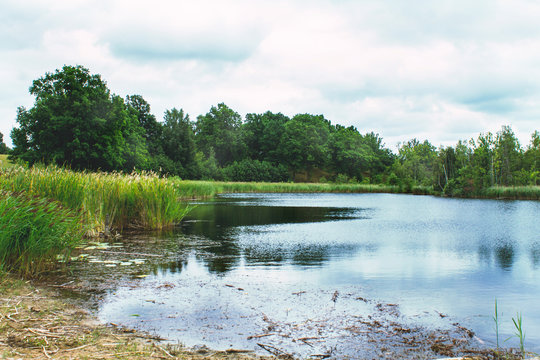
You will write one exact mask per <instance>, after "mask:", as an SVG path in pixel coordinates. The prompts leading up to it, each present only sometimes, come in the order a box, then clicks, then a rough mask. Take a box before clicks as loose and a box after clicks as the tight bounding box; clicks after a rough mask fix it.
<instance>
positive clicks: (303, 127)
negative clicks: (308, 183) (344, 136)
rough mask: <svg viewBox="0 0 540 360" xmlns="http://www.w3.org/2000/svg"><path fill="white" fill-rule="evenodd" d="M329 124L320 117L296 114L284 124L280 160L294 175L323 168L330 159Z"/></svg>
mask: <svg viewBox="0 0 540 360" xmlns="http://www.w3.org/2000/svg"><path fill="white" fill-rule="evenodd" d="M330 129H331V124H330V122H329V121H328V120H326V119H325V118H324V116H322V115H311V114H298V115H296V116H294V117H293V118H292V119H291V120H290V121H288V122H287V123H286V124H285V132H284V133H283V136H282V137H281V144H280V150H281V158H282V159H284V161H285V163H286V164H287V165H289V167H290V168H291V170H292V171H293V172H294V173H296V172H297V171H300V170H307V171H308V172H309V171H311V170H313V169H314V168H324V167H325V166H326V165H327V164H328V161H329V159H330V152H329V148H328V141H329V139H330Z"/></svg>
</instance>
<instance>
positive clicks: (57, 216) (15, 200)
mask: <svg viewBox="0 0 540 360" xmlns="http://www.w3.org/2000/svg"><path fill="white" fill-rule="evenodd" d="M84 232H85V227H84V226H83V224H82V222H81V217H80V214H78V213H76V212H73V211H70V210H68V209H66V208H64V207H62V206H61V205H60V204H59V203H58V202H56V201H51V200H48V199H44V198H40V197H34V196H29V195H27V194H23V193H18V194H17V193H10V192H6V191H3V192H0V270H2V271H14V272H18V273H20V274H21V275H24V276H35V275H37V274H38V273H40V272H41V271H43V270H46V269H47V268H49V267H52V266H54V265H55V264H56V259H57V256H58V255H61V256H65V257H67V256H69V252H70V251H71V250H72V249H73V248H74V247H75V246H76V245H77V244H78V243H79V242H81V241H82V238H83V236H84Z"/></svg>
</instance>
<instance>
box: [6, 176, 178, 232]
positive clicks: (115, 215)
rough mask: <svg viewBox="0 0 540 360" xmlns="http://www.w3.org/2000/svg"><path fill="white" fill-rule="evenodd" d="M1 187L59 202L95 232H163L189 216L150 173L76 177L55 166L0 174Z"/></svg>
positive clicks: (172, 188)
mask: <svg viewBox="0 0 540 360" xmlns="http://www.w3.org/2000/svg"><path fill="white" fill-rule="evenodd" d="M0 180H1V182H0V188H2V189H4V190H6V191H12V192H21V191H24V192H26V193H27V194H28V195H30V196H33V195H37V196H40V197H45V198H48V199H52V200H56V201H59V202H60V203H61V204H62V205H63V206H65V207H67V208H69V209H71V210H75V211H80V212H81V216H82V218H83V221H84V222H85V223H86V224H88V225H90V231H91V232H93V233H98V232H108V231H110V230H111V229H117V230H122V229H124V228H125V227H140V228H146V229H163V228H166V227H170V226H172V225H173V224H175V223H177V222H179V221H180V220H181V219H182V218H183V217H184V216H185V214H186V213H187V212H188V211H189V207H187V206H186V205H185V204H184V203H182V202H180V201H179V199H180V198H181V197H183V196H182V194H181V192H180V188H179V187H178V185H177V184H175V183H174V182H173V181H169V180H167V179H164V178H160V177H159V176H157V175H156V174H154V173H149V172H148V173H133V174H129V175H126V174H121V173H104V172H97V173H90V172H74V171H70V170H67V169H63V168H60V167H57V166H47V167H43V166H34V167H32V168H24V167H14V168H9V169H2V170H0Z"/></svg>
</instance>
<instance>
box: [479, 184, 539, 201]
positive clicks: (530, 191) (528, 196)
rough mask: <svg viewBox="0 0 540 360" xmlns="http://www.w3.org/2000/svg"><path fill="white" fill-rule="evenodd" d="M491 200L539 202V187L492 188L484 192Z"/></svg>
mask: <svg viewBox="0 0 540 360" xmlns="http://www.w3.org/2000/svg"><path fill="white" fill-rule="evenodd" d="M484 196H485V197H488V198H492V199H518V200H540V186H533V185H530V186H492V187H489V188H487V189H486V190H484Z"/></svg>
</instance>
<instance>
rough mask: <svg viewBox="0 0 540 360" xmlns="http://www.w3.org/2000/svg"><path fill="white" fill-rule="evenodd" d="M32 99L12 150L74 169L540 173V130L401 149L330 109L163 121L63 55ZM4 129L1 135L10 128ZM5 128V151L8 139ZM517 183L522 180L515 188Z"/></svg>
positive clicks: (492, 182)
mask: <svg viewBox="0 0 540 360" xmlns="http://www.w3.org/2000/svg"><path fill="white" fill-rule="evenodd" d="M30 93H31V94H32V95H34V96H35V98H36V100H35V103H34V106H33V107H32V108H30V109H28V110H27V109H25V108H23V107H21V108H19V109H18V113H17V122H18V125H19V126H18V127H17V128H14V129H13V130H12V133H11V137H12V140H13V144H14V145H15V146H14V149H13V150H12V151H11V153H10V159H12V160H18V161H20V162H24V163H28V164H30V165H33V164H36V163H39V162H43V163H45V164H51V163H52V164H57V165H60V166H68V167H70V168H72V169H75V170H102V171H124V172H131V171H132V170H133V169H139V170H146V171H152V172H154V173H157V174H160V175H169V176H180V177H182V178H185V179H207V180H210V179H213V180H235V181H247V180H252V181H261V180H265V181H289V180H292V181H306V182H307V181H314V182H317V181H320V179H321V178H324V179H325V180H326V179H328V180H330V181H333V182H336V181H337V182H351V181H352V182H364V183H386V184H389V185H392V186H396V187H397V188H398V189H399V191H401V192H421V193H437V194H442V195H444V196H460V197H483V196H510V197H512V196H514V197H519V198H521V197H522V196H525V197H526V196H532V198H536V196H537V195H536V193H537V192H536V188H535V186H538V185H539V184H540V134H539V132H538V131H535V132H534V133H533V134H532V136H531V142H530V144H529V145H528V146H527V147H526V148H522V147H521V145H520V144H519V142H518V141H517V138H516V136H515V134H514V132H513V130H512V129H511V128H510V127H509V126H503V127H502V128H501V129H500V131H498V132H496V133H495V134H492V133H490V132H488V133H483V134H480V135H479V136H478V137H477V138H475V139H470V140H465V141H461V140H460V141H459V142H458V143H457V144H456V145H455V146H445V147H439V148H437V147H435V146H434V145H432V144H431V143H430V142H429V141H428V140H424V141H422V142H421V141H419V140H417V139H411V140H408V141H405V142H404V143H402V144H401V146H400V147H399V149H398V153H397V154H394V153H392V152H391V151H390V150H389V149H387V148H385V146H384V144H383V142H382V138H381V137H379V135H378V134H375V133H373V132H369V133H366V134H361V133H360V132H359V131H358V129H356V128H355V127H353V126H350V127H347V128H346V127H343V126H341V125H333V124H332V123H331V122H330V121H329V120H327V119H326V118H325V117H324V116H323V115H311V114H297V115H295V116H294V117H292V118H289V117H287V116H285V115H283V114H281V113H273V112H270V111H267V112H265V113H261V114H255V113H248V114H247V115H246V116H245V119H244V121H242V117H241V116H240V114H238V113H237V112H236V111H234V110H233V109H231V108H230V107H228V106H227V105H225V104H224V103H220V104H218V105H217V106H212V107H211V108H210V110H209V111H208V113H206V114H204V115H199V116H198V117H197V120H196V121H195V122H191V121H190V117H189V115H188V114H187V113H185V112H184V110H182V109H177V108H172V109H171V110H167V111H165V113H164V117H163V122H158V121H157V120H156V118H155V116H154V115H152V113H151V111H150V104H148V102H146V100H145V99H144V98H143V97H142V96H140V95H130V96H127V97H126V99H125V101H124V100H123V99H121V98H120V97H118V96H116V95H113V94H111V93H110V91H109V90H108V89H107V86H106V83H105V82H104V81H103V80H102V79H101V77H100V76H99V75H92V74H90V72H89V71H88V70H87V69H85V68H83V67H81V66H76V67H73V66H64V67H63V68H62V69H61V70H57V71H56V72H55V73H47V74H45V76H43V77H42V78H40V79H37V80H35V81H34V82H33V84H32V87H30ZM0 135H1V134H0ZM1 139H2V138H1V137H0V153H1V152H3V151H4V152H5V144H3V142H2V141H1ZM509 189H517V190H515V191H514V190H509Z"/></svg>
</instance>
